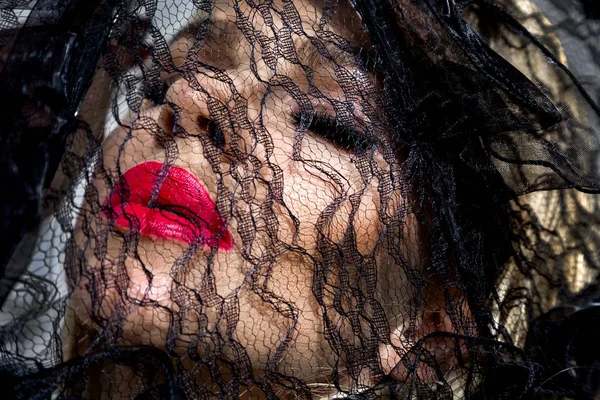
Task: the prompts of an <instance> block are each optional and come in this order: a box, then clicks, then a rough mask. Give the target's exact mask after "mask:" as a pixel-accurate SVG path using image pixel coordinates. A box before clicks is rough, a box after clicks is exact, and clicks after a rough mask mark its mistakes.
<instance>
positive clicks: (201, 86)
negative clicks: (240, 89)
mask: <svg viewBox="0 0 600 400" xmlns="http://www.w3.org/2000/svg"><path fill="white" fill-rule="evenodd" d="M234 98H235V89H232V87H231V86H230V85H228V84H227V83H224V82H222V81H219V80H218V79H214V78H208V77H198V78H194V79H191V80H188V79H185V78H181V79H178V80H177V81H175V82H174V83H173V84H172V85H171V86H170V87H169V89H168V90H167V93H166V96H165V103H164V104H163V106H162V108H161V111H160V113H159V116H158V121H157V122H158V125H159V126H160V128H162V130H163V132H164V133H165V134H166V135H172V136H175V137H198V138H200V139H201V140H202V141H203V142H204V141H205V138H206V137H208V138H210V139H212V145H216V146H217V147H223V145H224V141H225V138H224V130H225V129H226V128H227V126H228V125H231V124H230V123H228V122H229V121H231V118H230V114H231V113H230V105H231V103H232V102H233V100H234Z"/></svg>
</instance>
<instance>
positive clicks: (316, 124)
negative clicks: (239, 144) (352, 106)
mask: <svg viewBox="0 0 600 400" xmlns="http://www.w3.org/2000/svg"><path fill="white" fill-rule="evenodd" d="M171 84H172V83H169V82H166V81H162V85H161V87H160V88H157V87H156V85H148V86H147V87H146V88H145V90H144V91H145V96H146V98H148V99H149V100H150V101H152V102H153V103H154V104H157V105H160V104H163V103H164V101H165V95H166V93H167V90H168V89H169V87H170V86H171ZM292 117H293V118H294V121H295V122H296V124H298V125H299V126H301V125H303V124H306V122H305V121H306V120H308V121H309V122H308V124H307V125H306V129H309V130H310V131H311V132H313V133H315V134H317V135H319V136H321V137H322V138H324V139H327V140H329V141H330V142H332V143H334V144H336V145H338V146H339V147H340V148H342V149H344V150H354V151H355V152H356V153H357V154H360V153H362V152H364V151H366V150H368V149H369V148H370V147H371V146H372V145H373V140H372V139H371V138H368V137H366V136H365V135H364V134H362V133H360V132H359V131H358V130H357V129H356V128H355V127H354V126H351V125H348V124H345V123H344V122H343V121H339V120H338V119H336V118H335V117H333V116H331V115H329V114H327V113H325V112H319V111H317V112H315V113H312V114H310V115H307V114H304V113H302V112H301V111H297V112H294V113H293V115H292ZM209 128H212V129H210V130H211V136H214V138H213V140H214V141H215V144H216V145H217V147H222V146H223V143H224V140H223V139H224V138H222V133H221V130H220V129H219V126H218V125H217V124H215V123H214V122H213V121H211V124H210V126H209Z"/></svg>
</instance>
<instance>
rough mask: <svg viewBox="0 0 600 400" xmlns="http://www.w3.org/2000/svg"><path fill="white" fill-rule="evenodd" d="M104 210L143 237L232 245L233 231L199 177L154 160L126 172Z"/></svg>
mask: <svg viewBox="0 0 600 400" xmlns="http://www.w3.org/2000/svg"><path fill="white" fill-rule="evenodd" d="M161 171H162V173H161ZM161 182H162V184H161ZM102 214H103V215H104V217H106V218H107V219H108V220H110V221H114V223H115V225H116V226H118V227H121V228H124V229H128V230H130V229H135V230H137V231H139V233H140V234H142V235H145V236H150V237H156V238H161V239H175V240H180V241H182V242H185V243H187V244H192V243H201V244H203V245H206V246H209V247H211V248H215V247H216V248H218V249H219V250H230V249H231V248H232V247H233V238H232V236H231V234H230V233H229V231H228V230H227V228H226V226H225V223H224V221H223V219H222V218H221V216H220V215H219V213H218V211H217V209H216V207H215V203H214V202H213V201H212V199H211V198H210V196H209V193H208V191H207V190H206V189H205V188H204V186H202V184H201V183H200V182H199V181H198V179H196V177H195V176H194V175H192V174H191V173H189V172H188V171H186V170H185V169H183V168H179V167H172V166H168V165H165V164H161V163H159V162H156V161H149V162H145V163H142V164H138V165H136V166H135V167H133V168H131V169H130V170H128V171H127V172H125V173H124V174H123V177H122V178H121V180H120V181H119V182H118V183H117V185H116V186H115V188H114V190H113V191H112V193H111V195H110V196H109V198H108V199H107V200H106V202H105V204H104V207H103V210H102Z"/></svg>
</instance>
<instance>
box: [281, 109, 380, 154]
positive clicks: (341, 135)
mask: <svg viewBox="0 0 600 400" xmlns="http://www.w3.org/2000/svg"><path fill="white" fill-rule="evenodd" d="M292 118H293V119H294V121H295V122H296V124H297V125H298V126H299V127H302V128H305V129H308V130H310V131H311V132H312V133H314V134H316V135H319V136H320V137H322V138H324V139H327V140H329V141H330V142H332V143H333V144H335V145H337V146H338V147H340V148H342V149H344V150H354V151H355V152H356V153H357V154H360V153H362V152H364V151H366V150H368V149H369V148H371V147H372V146H373V144H374V140H373V138H370V137H367V136H365V135H364V134H363V133H362V132H360V131H359V130H358V129H357V128H356V127H355V126H354V125H352V124H351V123H349V122H346V121H343V120H340V119H338V118H335V117H333V116H332V115H329V114H328V113H325V112H312V113H303V112H302V111H297V112H294V113H293V114H292Z"/></svg>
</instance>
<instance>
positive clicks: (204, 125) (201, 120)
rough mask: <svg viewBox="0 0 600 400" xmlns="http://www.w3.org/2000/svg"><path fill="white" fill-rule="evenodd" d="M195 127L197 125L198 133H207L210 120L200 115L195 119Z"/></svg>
mask: <svg viewBox="0 0 600 400" xmlns="http://www.w3.org/2000/svg"><path fill="white" fill-rule="evenodd" d="M196 125H198V128H200V131H202V132H208V130H209V125H210V119H208V118H206V117H203V116H202V115H200V116H198V118H196Z"/></svg>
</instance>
